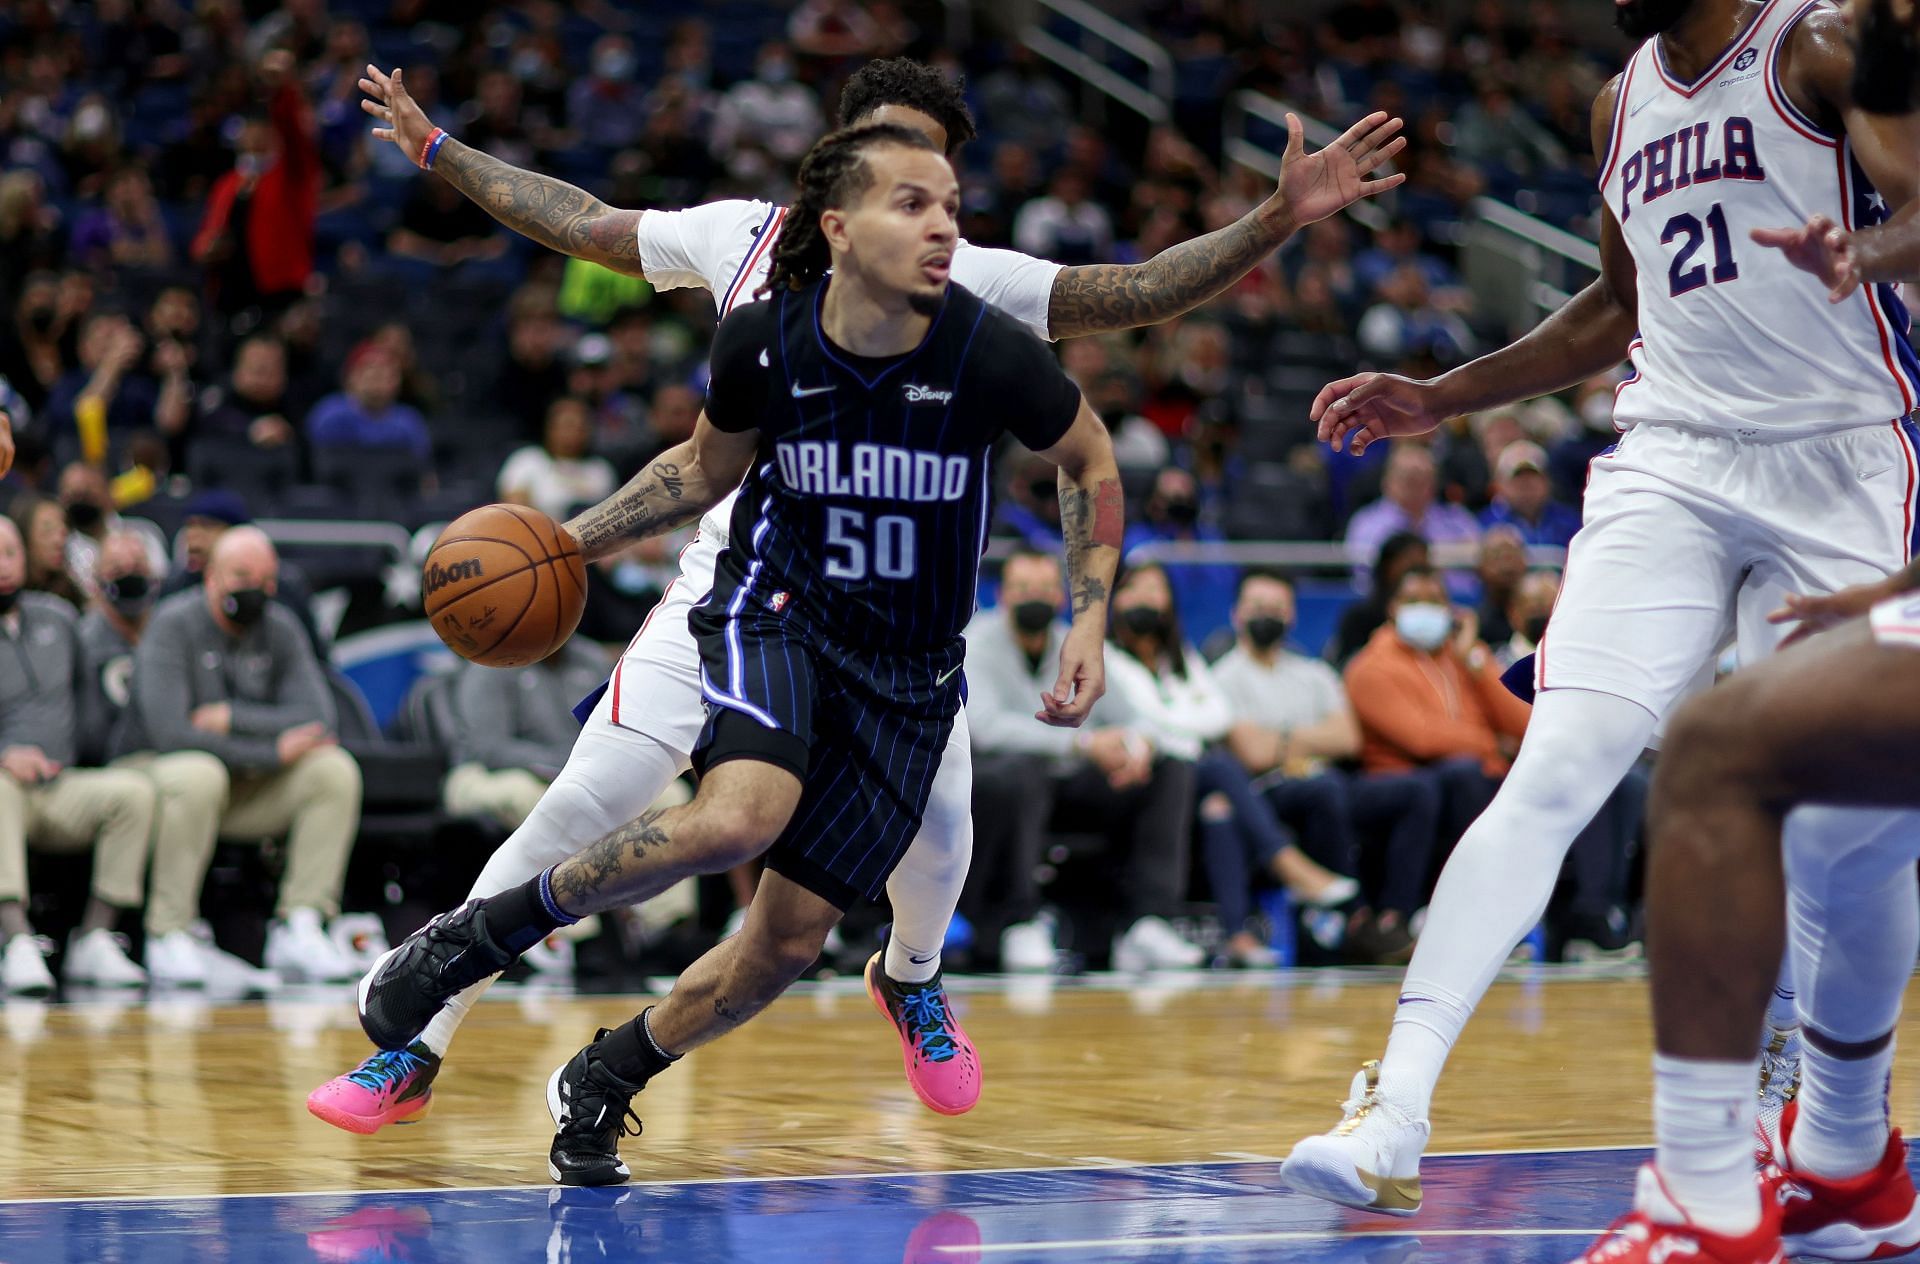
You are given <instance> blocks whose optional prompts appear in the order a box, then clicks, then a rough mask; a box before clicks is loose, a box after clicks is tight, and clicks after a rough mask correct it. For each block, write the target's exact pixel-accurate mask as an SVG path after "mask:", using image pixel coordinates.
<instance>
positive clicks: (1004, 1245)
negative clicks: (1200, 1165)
mask: <svg viewBox="0 0 1920 1264" xmlns="http://www.w3.org/2000/svg"><path fill="white" fill-rule="evenodd" d="M1605 1232H1607V1230H1605V1229H1428V1230H1425V1231H1421V1230H1417V1229H1407V1230H1404V1231H1401V1232H1392V1231H1388V1232H1380V1233H1373V1232H1361V1233H1349V1232H1345V1231H1327V1232H1314V1231H1294V1232H1286V1233H1189V1234H1181V1235H1179V1236H1172V1237H1162V1238H1077V1239H1074V1240H1072V1241H1064V1240H1063V1241H1057V1242H983V1243H981V1244H980V1245H979V1246H936V1247H934V1248H933V1249H934V1250H935V1251H938V1252H940V1253H941V1254H943V1255H1006V1254H1010V1253H1012V1252H1014V1251H1088V1250H1094V1249H1096V1248H1102V1247H1106V1248H1112V1247H1120V1248H1136V1247H1154V1246H1240V1245H1247V1244H1251V1243H1262V1242H1333V1241H1336V1240H1337V1241H1342V1242H1351V1241H1354V1240H1356V1239H1359V1238H1597V1237H1599V1236H1600V1235H1601V1234H1603V1233H1605Z"/></svg>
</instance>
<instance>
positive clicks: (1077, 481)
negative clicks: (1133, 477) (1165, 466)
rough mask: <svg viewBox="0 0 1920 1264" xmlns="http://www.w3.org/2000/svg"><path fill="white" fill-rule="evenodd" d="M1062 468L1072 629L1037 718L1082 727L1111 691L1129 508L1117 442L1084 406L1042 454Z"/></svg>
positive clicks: (1063, 531)
mask: <svg viewBox="0 0 1920 1264" xmlns="http://www.w3.org/2000/svg"><path fill="white" fill-rule="evenodd" d="M1040 455H1041V456H1043V457H1045V458H1046V459H1047V460H1049V461H1051V462H1053V463H1054V464H1055V465H1057V466H1059V467H1060V532H1061V534H1062V535H1064V536H1065V537H1066V543H1067V587H1068V589H1069V591H1070V592H1071V593H1072V597H1073V627H1072V629H1071V630H1070V631H1069V632H1068V633H1067V640H1066V644H1065V645H1063V646H1062V647H1061V649H1060V676H1059V679H1058V680H1056V681H1055V682H1054V686H1053V689H1052V691H1051V692H1049V693H1044V694H1042V695H1040V704H1041V710H1040V711H1038V712H1036V713H1035V718H1037V719H1039V720H1040V721H1042V722H1043V723H1046V724H1051V725H1054V726H1055V727H1058V728H1077V727H1079V725H1080V724H1081V723H1082V722H1083V721H1085V720H1086V718H1087V715H1088V713H1089V712H1091V711H1092V710H1093V704H1094V703H1095V702H1096V701H1098V700H1099V698H1100V695H1101V694H1103V693H1105V692H1106V689H1107V677H1106V662H1105V659H1104V657H1103V654H1102V650H1103V648H1104V646H1105V643H1106V637H1107V599H1108V596H1109V595H1110V594H1111V593H1112V591H1113V573H1114V571H1115V569H1117V568H1118V566H1119V564H1120V539H1121V536H1122V534H1123V533H1124V530H1125V510H1124V505H1123V498H1122V496H1121V492H1120V467H1119V465H1118V464H1116V463H1115V461H1114V459H1113V440H1112V438H1111V437H1109V436H1108V434H1107V428H1106V427H1105V426H1103V425H1101V424H1100V419H1099V418H1098V417H1096V416H1094V413H1093V410H1092V409H1091V408H1089V407H1087V405H1086V403H1085V401H1082V402H1081V404H1080V413H1079V415H1078V416H1077V417H1075V418H1074V421H1073V425H1072V427H1071V428H1070V429H1068V431H1067V433H1066V434H1065V435H1064V436H1062V438H1061V439H1060V441H1059V442H1058V443H1056V444H1054V445H1053V446H1052V447H1050V448H1048V449H1046V450H1045V451H1044V452H1042V453H1040Z"/></svg>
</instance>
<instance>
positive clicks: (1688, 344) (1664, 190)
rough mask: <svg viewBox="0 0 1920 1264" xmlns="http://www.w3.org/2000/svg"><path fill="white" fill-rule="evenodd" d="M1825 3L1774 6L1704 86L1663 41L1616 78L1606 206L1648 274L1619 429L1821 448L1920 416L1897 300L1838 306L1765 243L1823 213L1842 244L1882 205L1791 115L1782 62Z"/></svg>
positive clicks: (1878, 215)
mask: <svg viewBox="0 0 1920 1264" xmlns="http://www.w3.org/2000/svg"><path fill="white" fill-rule="evenodd" d="M1823 2H1824V0H1769V3H1768V4H1767V5H1766V7H1765V8H1764V9H1762V10H1761V11H1760V14H1759V16H1758V17H1757V18H1755V19H1754V21H1753V23H1752V24H1751V25H1750V26H1749V27H1748V28H1747V29H1746V31H1744V32H1743V33H1742V34H1740V35H1739V36H1737V37H1736V38H1735V39H1734V42H1733V43H1732V44H1731V45H1729V46H1728V47H1727V49H1726V50H1725V51H1724V52H1723V53H1722V54H1721V55H1720V56H1719V57H1717V58H1715V59H1714V61H1713V64H1712V65H1711V66H1710V67H1709V68H1708V69H1707V70H1706V71H1705V72H1704V73H1702V74H1701V76H1700V77H1699V78H1698V79H1697V80H1695V81H1693V82H1692V83H1683V82H1682V81H1681V80H1680V79H1679V78H1678V77H1677V76H1676V75H1675V74H1674V73H1673V72H1672V71H1671V70H1670V69H1669V68H1668V67H1667V65H1666V59H1665V58H1664V57H1663V56H1662V55H1661V51H1660V41H1659V39H1658V38H1654V39H1649V40H1648V41H1646V42H1645V43H1644V44H1642V45H1641V46H1640V47H1639V49H1638V50H1636V51H1635V53H1634V54H1633V57H1632V58H1631V60H1629V61H1628V63H1627V68H1626V70H1625V71H1624V72H1623V74H1622V77H1621V87H1620V99H1619V102H1618V105H1617V106H1616V108H1615V110H1614V116H1613V137H1612V143H1611V146H1610V148H1609V149H1608V151H1607V155H1606V158H1605V161H1604V162H1603V164H1602V166H1601V175H1600V190H1601V194H1602V196H1604V197H1605V198H1606V202H1607V207H1608V209H1610V210H1611V211H1612V212H1613V214H1614V217H1615V218H1616V219H1617V220H1619V222H1620V230H1621V232H1622V234H1623V235H1624V236H1625V238H1626V244H1627V247H1628V248H1629V249H1630V250H1631V251H1632V252H1633V261H1634V265H1635V268H1636V270H1637V272H1638V276H1639V292H1640V333H1639V336H1638V337H1637V338H1636V339H1635V340H1634V342H1633V344H1632V348H1631V356H1632V360H1633V375H1632V376H1631V377H1630V378H1629V379H1628V380H1627V381H1626V382H1625V383H1623V384H1622V385H1621V387H1620V389H1619V391H1618V393H1617V395H1616V397H1615V405H1614V421H1615V424H1616V425H1618V426H1619V427H1621V428H1622V429H1625V428H1627V427H1629V426H1631V425H1633V424H1635V423H1637V422H1642V421H1656V422H1658V421H1665V422H1679V423H1683V424H1686V425H1689V426H1696V427H1702V428H1707V429H1713V430H1720V431H1731V432H1736V433H1737V432H1750V433H1751V432H1761V431H1764V432H1766V433H1768V434H1774V435H1783V434H1799V433H1806V434H1813V433H1819V432H1822V431H1829V430H1835V429H1841V428H1845V427H1850V426H1858V425H1862V424H1867V423H1873V422H1883V423H1884V422H1887V421H1890V420H1892V419H1893V418H1896V417H1903V416H1906V415H1907V414H1908V413H1911V412H1912V411H1913V410H1914V408H1915V406H1916V404H1920V363H1917V362H1916V360H1915V358H1914V353H1913V349H1912V347H1911V346H1910V345H1909V343H1908V340H1907V331H1908V320H1907V312H1906V308H1905V307H1904V306H1903V305H1902V304H1901V302H1900V299H1899V296H1898V294H1897V293H1896V291H1895V289H1894V287H1892V286H1869V287H1865V288H1864V289H1863V290H1862V291H1861V292H1859V293H1856V294H1854V295H1853V296H1852V297H1850V298H1848V299H1847V300H1846V302H1844V303H1840V304H1837V305H1836V304H1830V303H1828V302H1827V295H1826V288H1825V287H1824V286H1822V285H1821V284H1820V282H1819V281H1818V280H1816V279H1815V278H1814V277H1811V276H1809V275H1807V274H1806V273H1804V272H1802V271H1800V270H1799V269H1797V268H1795V267H1793V266H1792V265H1791V264H1789V263H1788V262H1787V260H1786V258H1785V257H1784V256H1782V255H1781V254H1780V253H1779V252H1778V251H1775V250H1772V249H1768V248H1764V247H1761V246H1757V245H1755V244H1754V243H1753V242H1752V240H1750V239H1749V237H1748V233H1749V231H1750V230H1752V229H1755V228H1779V227H1786V226H1794V225H1799V224H1804V223H1805V222H1806V221H1807V217H1808V216H1810V215H1814V214H1822V215H1826V216H1829V217H1830V218H1832V220H1833V221H1834V222H1835V223H1837V224H1841V225H1844V226H1845V227H1847V228H1850V229H1851V228H1865V227H1869V226H1871V225H1873V224H1876V223H1879V222H1880V221H1881V220H1883V219H1884V218H1886V215H1887V207H1886V204H1885V202H1883V201H1882V200H1881V198H1880V195H1879V194H1878V193H1877V192H1876V191H1875V190H1874V188H1873V186H1872V184H1871V183H1870V182H1869V181H1868V179H1867V176H1866V173H1865V172H1864V171H1863V170H1861V168H1860V165H1859V164H1858V163H1857V162H1856V161H1854V156H1853V150H1852V147H1851V146H1850V145H1849V144H1848V142H1847V140H1846V138H1845V137H1844V136H1833V135H1829V134H1828V133H1826V132H1824V131H1822V130H1821V129H1820V127H1819V126H1818V125H1816V124H1815V123H1814V121H1813V120H1811V119H1809V118H1807V117H1806V116H1805V115H1804V114H1802V113H1801V112H1800V110H1799V109H1797V108H1796V107H1795V106H1794V104H1793V102H1791V101H1790V100H1788V98H1787V94H1786V91H1785V89H1784V87H1783V86H1782V83H1781V78H1780V74H1779V67H1780V57H1781V50H1782V49H1783V48H1784V47H1785V46H1786V43H1787V41H1788V39H1789V38H1791V33H1792V31H1793V29H1794V27H1795V26H1796V24H1798V23H1799V22H1800V21H1801V20H1802V19H1803V18H1805V17H1806V16H1807V14H1808V13H1810V12H1812V11H1813V10H1814V9H1816V8H1819V7H1821V5H1822V3H1823Z"/></svg>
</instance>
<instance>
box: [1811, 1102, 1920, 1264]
mask: <svg viewBox="0 0 1920 1264" xmlns="http://www.w3.org/2000/svg"><path fill="white" fill-rule="evenodd" d="M1799 1113H1800V1112H1799V1103H1797V1102H1794V1103H1789V1104H1788V1106H1787V1109H1786V1111H1785V1113H1784V1114H1782V1115H1781V1116H1780V1144H1779V1145H1778V1146H1777V1147H1776V1149H1775V1153H1776V1155H1777V1156H1778V1161H1779V1165H1780V1182H1779V1191H1780V1214H1781V1232H1782V1233H1783V1234H1785V1236H1786V1243H1787V1252H1788V1253H1789V1254H1791V1255H1813V1256H1818V1257H1819V1258H1821V1259H1823V1260H1884V1259H1888V1258H1890V1257H1892V1256H1895V1255H1905V1254H1906V1253H1907V1252H1909V1251H1912V1250H1915V1249H1920V1195H1916V1194H1915V1193H1914V1188H1913V1177H1912V1176H1911V1175H1909V1174H1908V1172H1907V1143H1906V1142H1905V1141H1903V1140H1901V1137H1900V1130H1899V1129H1897V1128H1896V1129H1894V1131H1893V1132H1892V1133H1891V1134H1890V1135H1889V1136H1888V1137H1887V1148H1886V1150H1885V1151H1884V1152H1883V1153H1882V1154H1881V1155H1880V1162H1879V1163H1878V1164H1877V1165H1875V1166H1874V1167H1873V1168H1872V1169H1871V1170H1870V1171H1866V1172H1862V1173H1861V1174H1860V1175H1859V1176H1855V1177H1850V1178H1848V1179H1846V1180H1843V1181H1829V1180H1822V1179H1821V1178H1820V1177H1818V1176H1811V1175H1809V1174H1807V1173H1805V1172H1796V1171H1794V1170H1793V1169H1792V1168H1791V1167H1790V1166H1789V1165H1788V1162H1787V1140H1788V1138H1789V1137H1790V1136H1791V1135H1792V1133H1793V1125H1794V1121H1795V1120H1796V1119H1797V1118H1798V1117H1799Z"/></svg>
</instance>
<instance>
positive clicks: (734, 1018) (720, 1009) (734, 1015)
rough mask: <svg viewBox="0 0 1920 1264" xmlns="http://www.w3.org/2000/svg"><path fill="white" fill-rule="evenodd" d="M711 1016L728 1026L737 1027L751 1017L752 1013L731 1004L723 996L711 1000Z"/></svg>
mask: <svg viewBox="0 0 1920 1264" xmlns="http://www.w3.org/2000/svg"><path fill="white" fill-rule="evenodd" d="M713 1016H714V1017H715V1018H718V1019H719V1020H720V1021H722V1022H724V1023H726V1024H728V1025H729V1026H733V1027H738V1026H739V1025H740V1024H741V1023H744V1022H746V1021H747V1020H748V1019H749V1018H752V1017H753V1011H752V1010H748V1009H743V1008H741V1007H740V1006H737V1005H735V1004H733V1003H732V1002H731V1001H729V1000H728V999H727V998H726V997H724V996H716V997H714V998H713Z"/></svg>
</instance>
